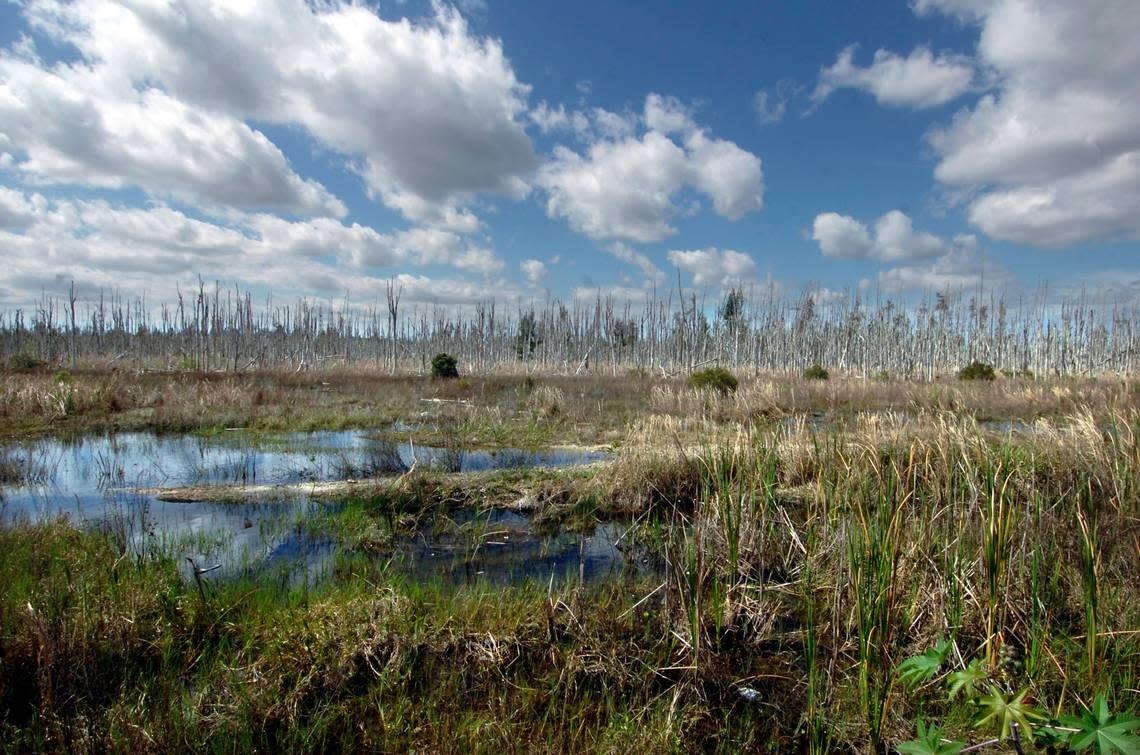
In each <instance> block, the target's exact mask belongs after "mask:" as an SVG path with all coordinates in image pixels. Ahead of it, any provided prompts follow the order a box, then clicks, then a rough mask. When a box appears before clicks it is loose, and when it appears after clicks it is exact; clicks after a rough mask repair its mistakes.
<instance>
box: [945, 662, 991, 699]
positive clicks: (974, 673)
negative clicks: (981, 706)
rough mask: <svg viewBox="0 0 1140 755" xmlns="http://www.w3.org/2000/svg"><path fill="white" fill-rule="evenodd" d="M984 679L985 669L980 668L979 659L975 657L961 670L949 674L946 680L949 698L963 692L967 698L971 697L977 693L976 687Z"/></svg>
mask: <svg viewBox="0 0 1140 755" xmlns="http://www.w3.org/2000/svg"><path fill="white" fill-rule="evenodd" d="M985 680H986V670H985V669H984V668H982V662H981V660H979V659H977V658H975V659H974V660H972V661H970V663H969V665H967V666H966V668H964V669H962V670H961V671H955V672H953V673H951V674H950V678H949V679H948V680H947V681H948V683H949V685H950V699H951V700H953V699H954V698H956V697H957V696H958V695H960V694H962V693H963V692H964V693H965V694H966V698H967V699H973V698H974V697H976V696H977V694H978V687H980V686H981V684H982V682H984V681H985Z"/></svg>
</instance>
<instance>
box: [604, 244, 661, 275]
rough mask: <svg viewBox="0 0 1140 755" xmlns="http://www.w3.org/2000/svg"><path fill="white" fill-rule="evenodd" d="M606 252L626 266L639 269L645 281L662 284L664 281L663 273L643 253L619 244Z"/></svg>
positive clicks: (611, 246)
mask: <svg viewBox="0 0 1140 755" xmlns="http://www.w3.org/2000/svg"><path fill="white" fill-rule="evenodd" d="M607 251H608V252H609V253H610V254H612V255H613V256H615V257H617V258H618V259H619V260H621V261H622V262H624V263H626V264H627V265H633V266H634V267H636V268H637V269H639V270H640V271H641V273H642V275H644V276H645V280H646V281H647V282H650V283H662V282H664V280H665V273H664V272H662V271H661V268H659V267H657V265H656V264H654V262H653V260H651V259H649V257H647V256H646V255H645V254H644V253H642V252H639V251H637V250H636V249H631V248H630V247H629V246H627V245H625V244H623V243H621V242H620V241H619V242H616V243H614V244H611V245H610V246H609V248H608V249H607Z"/></svg>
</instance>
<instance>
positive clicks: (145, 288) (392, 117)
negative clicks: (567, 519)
mask: <svg viewBox="0 0 1140 755" xmlns="http://www.w3.org/2000/svg"><path fill="white" fill-rule="evenodd" d="M710 6H711V7H710ZM1138 38H1140V7H1138V6H1137V5H1136V4H1135V3H1134V2H1132V0H1096V1H1095V2H1088V3H1084V4H1081V5H1080V7H1079V8H1077V7H1076V5H1075V4H1072V3H1070V2H1067V1H1066V0H992V1H991V0H985V1H983V0H913V2H909V3H908V2H901V1H900V2H875V3H835V2H823V1H822V0H813V1H811V2H797V3H739V4H728V3H720V4H705V3H681V2H677V3H624V2H623V3H609V2H607V3H601V2H597V3H594V2H580V3H573V4H569V3H539V2H535V3H519V2H510V3H497V2H494V0H486V2H483V0H466V1H465V2H461V3H460V4H459V5H446V4H440V3H424V2H418V1H417V0H408V1H407V2H403V3H382V4H378V5H377V4H367V5H365V4H342V3H338V2H327V3H320V4H307V3H305V2H303V1H302V0H241V1H240V2H239V1H238V0H233V1H229V2H221V0H217V1H216V2H209V1H208V0H169V1H167V2H162V1H160V0H132V1H130V2H127V1H126V0H123V1H122V2H108V1H106V0H75V1H74V2H66V1H64V0H22V1H21V2H15V3H13V2H7V3H3V2H2V0H0V48H2V50H3V52H2V53H0V255H2V256H3V257H4V262H5V267H6V270H7V272H6V273H5V274H4V275H0V305H3V306H7V307H11V306H22V305H26V304H28V303H30V302H33V301H35V300H36V299H38V298H39V296H40V292H41V291H43V290H48V291H49V292H56V291H62V290H64V289H65V288H66V286H67V284H68V282H70V281H71V280H74V281H76V283H77V284H78V285H79V287H80V291H81V292H84V293H86V294H87V295H94V294H96V293H97V292H98V291H99V289H101V288H102V289H109V288H115V289H118V290H120V291H122V292H124V293H127V294H140V293H144V292H145V293H146V294H147V296H148V298H149V299H150V300H152V301H154V300H162V299H166V298H169V297H170V296H172V295H173V292H174V289H175V287H176V286H181V287H182V288H183V289H185V288H186V287H188V286H189V285H191V284H192V283H193V282H194V281H196V280H197V278H198V277H199V276H201V277H203V278H205V279H207V280H214V279H218V280H221V281H223V282H224V283H226V284H229V285H235V284H236V285H239V286H242V287H247V288H251V289H253V290H255V291H258V292H270V291H271V292H274V293H275V294H278V295H286V296H295V295H306V296H315V297H327V298H336V299H339V298H342V297H343V296H344V295H345V293H346V292H347V293H348V294H349V295H350V296H351V297H352V298H353V299H355V300H357V301H361V302H368V301H373V300H375V299H377V298H378V297H379V296H380V295H381V293H382V291H383V290H384V285H385V282H386V281H388V280H390V279H396V280H397V281H398V283H399V284H400V285H401V286H402V287H403V288H404V290H405V296H406V297H407V298H406V299H405V301H417V302H425V303H428V302H437V303H441V304H448V305H462V304H468V303H471V302H474V301H477V300H481V299H486V298H490V297H495V298H498V299H505V300H508V301H513V300H524V301H525V300H528V299H535V298H543V297H546V296H548V295H551V296H557V297H562V298H572V297H580V298H582V297H584V298H592V297H593V296H594V295H595V294H596V293H597V292H598V291H602V292H611V293H614V294H615V295H617V296H619V297H628V298H634V299H636V298H638V297H640V296H643V295H644V292H646V291H648V290H652V288H653V287H657V288H658V289H662V288H665V287H669V286H675V285H676V282H677V279H678V276H680V278H681V280H682V281H683V284H684V285H685V286H692V287H696V288H698V289H704V290H707V291H709V292H714V293H719V292H721V291H723V290H724V289H726V288H728V287H732V286H745V287H749V286H763V287H768V286H775V287H777V288H778V289H779V290H781V291H783V292H785V293H788V294H790V295H795V294H797V293H798V292H799V291H801V290H803V288H804V287H805V286H807V285H815V286H818V287H819V288H820V293H821V295H829V294H839V293H841V292H852V291H864V292H874V293H879V292H883V293H886V294H890V295H894V296H903V297H905V296H911V295H922V294H924V293H931V292H935V291H944V290H946V291H956V290H972V289H974V288H976V287H977V286H978V285H979V283H980V282H981V281H982V280H984V281H985V284H986V285H987V286H994V287H997V288H999V289H1002V290H1006V291H1009V292H1012V293H1013V294H1017V293H1019V292H1022V291H1030V292H1032V291H1034V290H1035V289H1036V288H1037V287H1038V286H1039V285H1040V284H1041V283H1043V282H1048V283H1049V285H1050V286H1051V287H1052V288H1054V289H1057V290H1065V289H1073V288H1075V287H1078V286H1081V285H1086V286H1088V287H1089V288H1091V289H1099V290H1103V291H1106V292H1108V293H1111V294H1112V295H1114V296H1115V297H1117V298H1122V299H1135V297H1136V295H1137V292H1140V265H1137V262H1136V252H1137V249H1138V241H1137V239H1138V238H1140V80H1138V78H1137V77H1136V76H1135V71H1136V70H1140V51H1138V50H1137V46H1136V45H1135V43H1134V42H1135V40H1136V39H1138Z"/></svg>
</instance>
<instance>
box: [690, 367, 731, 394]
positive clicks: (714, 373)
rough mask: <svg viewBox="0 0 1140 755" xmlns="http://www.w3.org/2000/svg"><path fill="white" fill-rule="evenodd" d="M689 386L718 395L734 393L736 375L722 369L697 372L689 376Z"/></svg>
mask: <svg viewBox="0 0 1140 755" xmlns="http://www.w3.org/2000/svg"><path fill="white" fill-rule="evenodd" d="M689 385H690V386H692V387H693V388H696V389H697V390H704V389H711V390H715V391H717V392H718V393H735V392H736V386H737V381H736V375H733V374H732V373H731V372H729V371H728V370H726V369H725V368H723V367H710V368H708V369H707V370H698V371H697V372H694V373H693V374H692V375H690V376H689Z"/></svg>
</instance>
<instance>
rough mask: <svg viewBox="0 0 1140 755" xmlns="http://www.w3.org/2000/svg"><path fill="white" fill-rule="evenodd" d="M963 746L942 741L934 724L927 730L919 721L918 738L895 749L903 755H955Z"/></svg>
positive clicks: (939, 731) (960, 743)
mask: <svg viewBox="0 0 1140 755" xmlns="http://www.w3.org/2000/svg"><path fill="white" fill-rule="evenodd" d="M965 746H966V743H965V742H958V741H943V740H942V730H941V729H939V728H938V727H937V726H935V725H934V724H931V725H930V727H929V728H927V726H926V724H925V723H924V722H922V721H919V722H918V738H917V739H912V740H911V741H909V742H903V743H902V744H900V745H899V746H898V747H897V748H896V749H897V750H898V751H899V752H901V753H903V755H957V754H958V753H959V752H961V751H962V748H964V747H965Z"/></svg>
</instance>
